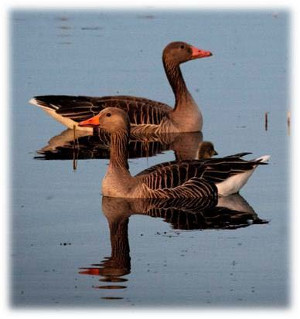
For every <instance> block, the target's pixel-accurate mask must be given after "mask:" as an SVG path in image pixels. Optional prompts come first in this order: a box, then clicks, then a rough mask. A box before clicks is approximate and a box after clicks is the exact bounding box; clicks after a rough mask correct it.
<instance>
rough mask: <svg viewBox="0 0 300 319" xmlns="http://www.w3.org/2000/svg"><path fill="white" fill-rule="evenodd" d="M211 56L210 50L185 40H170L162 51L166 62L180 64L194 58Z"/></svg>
mask: <svg viewBox="0 0 300 319" xmlns="http://www.w3.org/2000/svg"><path fill="white" fill-rule="evenodd" d="M209 56H212V53H211V52H210V51H205V50H201V49H198V48H196V47H194V46H192V45H190V44H188V43H185V42H180V41H178V42H171V43H169V44H168V45H167V46H166V47H165V48H164V51H163V60H164V61H165V62H166V63H172V64H180V63H184V62H187V61H190V60H194V59H200V58H205V57H209Z"/></svg>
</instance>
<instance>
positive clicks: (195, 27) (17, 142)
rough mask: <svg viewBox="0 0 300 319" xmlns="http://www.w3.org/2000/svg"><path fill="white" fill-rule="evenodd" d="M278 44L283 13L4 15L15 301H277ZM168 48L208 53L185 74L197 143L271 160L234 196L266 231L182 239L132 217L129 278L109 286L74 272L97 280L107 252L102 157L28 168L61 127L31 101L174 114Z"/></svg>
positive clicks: (283, 284)
mask: <svg viewBox="0 0 300 319" xmlns="http://www.w3.org/2000/svg"><path fill="white" fill-rule="evenodd" d="M288 38H289V14H288V12H285V11H275V10H274V11H272V10H268V11H201V10H194V11H168V10H166V11H149V10H147V11H101V10H94V11H68V10H58V11H47V10H45V11H34V10H29V11H23V10H15V11H12V12H11V15H10V39H11V41H10V50H11V53H10V57H11V64H10V73H11V83H10V89H11V102H10V106H9V108H10V115H11V126H12V131H11V137H10V142H11V143H10V144H11V149H12V158H11V161H12V164H11V181H12V191H11V193H12V196H11V198H12V200H11V209H10V215H11V219H10V220H11V228H10V234H11V236H10V238H11V240H10V268H11V271H10V278H11V280H10V284H11V290H10V291H11V304H12V306H13V307H40V306H46V307H58V306H61V307H69V306H72V307H73V306H76V307H80V306H95V307H131V308H134V307H140V306H155V307H156V306H165V307H169V306H171V305H172V307H173V306H179V307H180V306H192V307H204V306H205V307H207V306H209V307H216V306H228V307H241V306H245V307H246V306H257V307H260V306H268V307H278V306H280V307H284V306H287V305H288V304H289V273H290V270H289V247H290V245H289V242H288V237H289V196H288V194H289V176H288V174H289V171H288V163H289V157H290V151H289V139H290V136H289V134H288V127H287V111H289V100H288V99H289V81H288V78H289V46H288ZM176 40H183V41H186V42H188V43H191V44H193V45H195V46H197V47H199V48H202V49H205V50H209V51H211V52H213V56H212V57H210V58H208V59H203V60H198V61H191V62H189V63H186V64H184V65H183V66H182V72H183V74H184V77H185V80H186V83H187V85H188V87H189V89H190V91H191V93H192V95H193V97H194V99H195V100H196V101H197V103H198V105H199V107H200V108H201V110H202V112H203V116H204V127H203V132H202V133H203V139H204V140H210V141H212V142H213V143H214V145H215V148H216V149H217V151H218V153H219V155H220V156H225V155H228V154H232V153H237V152H243V151H249V152H252V153H253V156H261V155H264V154H270V155H271V161H270V164H269V165H268V166H264V167H259V168H258V169H257V171H256V172H255V174H254V175H253V177H252V178H251V179H250V180H249V182H248V183H247V185H246V186H245V188H244V189H243V190H242V191H241V195H242V196H243V198H244V199H245V200H246V201H247V202H248V203H249V205H251V206H252V208H253V209H254V211H255V212H256V213H257V215H258V216H259V217H260V218H262V219H264V220H268V221H269V223H268V224H261V225H250V226H249V227H242V228H237V229H235V230H233V229H232V230H228V229H227V230H213V229H206V230H180V229H174V228H173V227H172V225H171V224H170V223H168V222H165V221H163V219H162V218H151V217H148V216H142V215H132V216H130V217H128V218H129V224H128V237H126V231H125V235H124V233H123V235H124V238H125V239H126V238H127V239H128V244H129V247H130V252H127V253H126V258H125V259H126V262H127V268H126V267H125V268H126V269H125V270H124V269H123V270H124V272H125V273H126V274H123V275H122V276H120V277H117V279H116V280H119V282H117V283H109V282H108V281H105V280H104V279H105V276H104V277H103V276H102V275H99V274H97V273H93V274H90V275H87V274H83V272H84V269H82V268H85V270H86V269H87V268H95V269H96V271H97V269H98V270H99V269H100V268H101V267H102V268H103V262H102V261H103V260H104V259H105V257H106V256H108V257H109V256H111V238H110V231H111V230H110V228H109V226H108V221H109V220H110V218H113V216H114V215H113V213H112V217H109V216H108V215H107V212H106V213H105V211H104V209H102V197H101V194H100V189H101V180H102V178H103V176H104V174H105V171H106V167H107V163H108V160H107V159H86V160H79V161H78V162H77V169H76V170H73V166H72V161H71V160H55V161H54V160H53V161H51V160H49V161H44V160H37V159H35V156H36V155H37V154H36V151H37V150H39V149H41V148H42V147H44V146H45V145H47V143H48V140H50V138H52V137H53V136H56V135H59V134H60V133H61V131H63V130H64V127H63V126H62V125H61V124H59V123H58V122H56V121H55V120H53V119H52V118H50V117H49V116H47V115H46V114H45V113H44V112H42V111H41V110H40V109H38V108H37V107H34V106H32V105H29V104H28V100H29V99H30V98H31V97H32V96H35V95H43V94H69V95H99V96H100V95H115V94H122V95H135V96H144V97H147V98H151V99H154V100H159V101H162V102H165V103H168V104H170V105H173V95H172V91H171V89H170V87H169V84H168V82H167V80H166V77H165V75H164V71H163V68H162V63H161V52H162V49H163V48H164V46H165V45H166V44H168V43H169V42H171V41H176ZM266 112H268V127H267V130H266V128H265V122H264V116H265V113H266ZM172 159H174V152H173V151H172V150H170V151H166V152H163V153H161V154H158V155H157V156H153V157H148V158H135V159H131V160H130V162H129V163H130V171H131V173H132V174H133V175H134V174H136V173H138V172H139V171H141V170H143V169H145V168H147V167H149V166H151V165H154V164H156V163H160V162H163V161H166V160H172ZM125 229H126V227H125ZM124 238H123V239H124ZM125 244H126V243H125ZM129 257H130V259H129V263H130V266H129V267H128V258H129ZM101 262H102V263H101ZM93 264H96V266H91V265H93ZM114 278H115V277H114ZM118 278H119V279H118ZM120 278H121V279H124V280H120ZM99 279H100V280H101V281H99ZM103 280H104V281H103ZM107 286H114V287H113V288H115V289H109V287H107Z"/></svg>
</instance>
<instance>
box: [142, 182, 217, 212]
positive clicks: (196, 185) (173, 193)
mask: <svg viewBox="0 0 300 319" xmlns="http://www.w3.org/2000/svg"><path fill="white" fill-rule="evenodd" d="M142 187H143V192H144V193H146V194H147V197H149V198H206V199H207V202H206V203H205V206H210V207H211V206H212V203H213V204H214V205H216V204H217V202H218V189H217V187H216V186H215V185H214V184H213V183H210V182H207V181H206V180H204V179H201V178H198V177H193V178H191V179H189V180H188V181H186V182H184V183H183V184H181V185H178V186H176V187H170V188H155V189H153V188H151V187H150V186H149V185H147V184H146V183H144V184H142Z"/></svg>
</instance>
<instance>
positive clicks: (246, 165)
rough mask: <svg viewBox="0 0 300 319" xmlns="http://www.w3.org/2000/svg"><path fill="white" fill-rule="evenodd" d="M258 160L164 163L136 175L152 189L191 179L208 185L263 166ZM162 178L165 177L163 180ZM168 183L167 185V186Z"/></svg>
mask: <svg viewBox="0 0 300 319" xmlns="http://www.w3.org/2000/svg"><path fill="white" fill-rule="evenodd" d="M265 164H267V163H263V162H261V161H260V160H250V161H246V160H243V159H241V158H240V157H237V156H232V157H231V156H229V157H224V158H210V159H206V160H184V161H180V162H176V161H172V162H165V163H161V164H158V165H155V166H152V167H150V168H148V169H146V170H144V171H142V172H140V173H139V174H138V175H136V176H137V177H138V178H141V179H144V180H147V181H148V182H149V183H150V185H151V186H152V187H158V188H159V187H160V188H162V187H169V186H168V185H170V184H171V186H173V187H174V186H176V183H183V182H185V181H187V180H188V179H190V178H192V177H199V178H203V179H205V180H206V181H208V182H210V183H219V182H222V181H224V180H226V179H227V178H229V177H231V176H233V175H236V174H239V173H244V172H246V171H249V170H252V169H253V168H255V167H256V166H257V165H265ZM162 176H166V178H165V179H166V182H165V179H164V178H162ZM168 183H169V184H168Z"/></svg>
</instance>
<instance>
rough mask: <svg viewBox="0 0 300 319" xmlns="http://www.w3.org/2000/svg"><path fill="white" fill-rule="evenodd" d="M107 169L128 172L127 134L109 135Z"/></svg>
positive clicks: (122, 132) (121, 132)
mask: <svg viewBox="0 0 300 319" xmlns="http://www.w3.org/2000/svg"><path fill="white" fill-rule="evenodd" d="M110 144H111V145H110V161H109V168H111V169H113V170H117V169H118V170H122V171H125V172H128V168H129V166H128V160H127V159H128V132H126V131H118V132H116V133H113V134H111V139H110Z"/></svg>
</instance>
